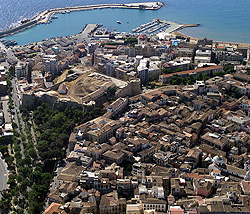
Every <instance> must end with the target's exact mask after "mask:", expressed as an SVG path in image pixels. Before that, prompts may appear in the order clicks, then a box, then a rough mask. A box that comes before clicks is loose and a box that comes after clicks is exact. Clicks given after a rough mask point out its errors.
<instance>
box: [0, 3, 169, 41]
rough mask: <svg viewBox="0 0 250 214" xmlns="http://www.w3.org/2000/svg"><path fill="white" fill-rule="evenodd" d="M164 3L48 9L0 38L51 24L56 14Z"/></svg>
mask: <svg viewBox="0 0 250 214" xmlns="http://www.w3.org/2000/svg"><path fill="white" fill-rule="evenodd" d="M162 6H164V3H162V2H144V3H143V2H142V3H129V4H98V5H85V6H74V7H66V8H56V9H49V10H45V11H42V12H40V13H39V14H38V15H37V16H36V17H34V18H32V19H31V20H26V21H25V23H23V24H21V25H19V26H17V27H13V28H9V29H7V30H3V31H0V38H2V37H6V36H9V35H13V34H15V33H18V32H21V31H24V30H26V29H28V28H31V27H34V26H36V25H39V24H48V23H50V22H51V19H52V18H53V17H54V15H55V14H57V13H62V14H65V13H70V12H74V11H87V10H96V9H104V8H105V9H107V8H111V9H117V8H118V9H137V10H159V9H160V8H161V7H162Z"/></svg>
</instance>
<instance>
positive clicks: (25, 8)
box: [0, 0, 250, 44]
mask: <svg viewBox="0 0 250 214" xmlns="http://www.w3.org/2000/svg"><path fill="white" fill-rule="evenodd" d="M0 1H3V3H2V2H1V4H0V28H2V29H3V28H6V27H8V26H10V25H11V23H15V22H17V21H18V20H20V19H23V18H31V17H33V16H34V15H35V14H37V13H38V12H40V11H42V10H45V9H49V8H58V7H66V6H73V5H74V6H75V5H86V4H88V5H89V4H98V3H129V2H140V1H138V0H133V1H126V0H122V1H118V0H105V1H101V0H97V1H96V0H95V1H93V0H85V1H80V0H71V1H68V0H61V1H58V0H57V1H56V0H53V1H51V0H39V1H38V0H19V1H16V0H0ZM145 1H147V0H145ZM145 1H141V2H145ZM149 1H150V0H149ZM164 3H165V6H164V7H163V8H161V9H160V10H158V11H139V10H128V9H102V10H92V11H82V12H72V13H70V14H64V15H62V14H58V15H57V16H58V17H59V19H56V20H52V23H50V24H48V25H39V26H36V27H33V28H31V29H28V30H26V31H24V32H21V33H19V34H16V35H13V36H10V37H8V38H10V39H14V40H16V41H17V42H18V44H27V43H29V42H33V41H41V40H43V39H45V38H51V37H57V36H66V35H71V34H76V33H79V32H80V30H82V28H83V27H84V25H85V24H87V23H98V24H100V23H103V26H104V27H108V28H109V29H116V30H117V31H131V29H133V28H134V27H136V26H138V25H140V24H142V23H146V22H148V21H151V20H152V19H156V18H161V19H167V20H172V21H176V22H180V23H200V24H201V26H200V27H198V28H187V29H184V30H182V32H183V33H185V34H188V35H190V36H195V37H199V38H202V37H205V36H206V37H208V38H211V39H214V40H217V41H228V42H242V43H250V15H249V11H250V1H249V0H240V1H239V0H188V1H187V0H168V1H164ZM117 20H120V21H121V22H122V23H123V24H121V25H118V24H117V23H116V21H117Z"/></svg>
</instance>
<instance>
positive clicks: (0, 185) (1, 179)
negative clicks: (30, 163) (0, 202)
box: [0, 153, 8, 198]
mask: <svg viewBox="0 0 250 214" xmlns="http://www.w3.org/2000/svg"><path fill="white" fill-rule="evenodd" d="M1 156H2V154H1V153H0V191H2V190H3V189H6V188H7V181H8V170H7V164H6V163H5V161H4V160H3V159H2V157H1ZM0 198H1V195H0Z"/></svg>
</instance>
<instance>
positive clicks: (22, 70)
mask: <svg viewBox="0 0 250 214" xmlns="http://www.w3.org/2000/svg"><path fill="white" fill-rule="evenodd" d="M15 70H16V75H17V78H18V79H19V78H20V77H26V78H27V77H28V66H27V63H26V62H18V63H17V65H16V68H15Z"/></svg>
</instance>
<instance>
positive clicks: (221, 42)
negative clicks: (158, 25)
mask: <svg viewBox="0 0 250 214" xmlns="http://www.w3.org/2000/svg"><path fill="white" fill-rule="evenodd" d="M179 30H182V29H179ZM179 30H177V31H175V32H172V33H171V34H173V35H176V36H182V37H185V38H190V40H193V41H198V39H199V38H196V37H192V36H189V35H187V34H184V33H182V32H180V31H179ZM216 43H218V44H223V45H231V46H233V45H239V46H243V47H249V46H250V44H248V43H240V42H225V41H215V40H213V45H215V44H216Z"/></svg>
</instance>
